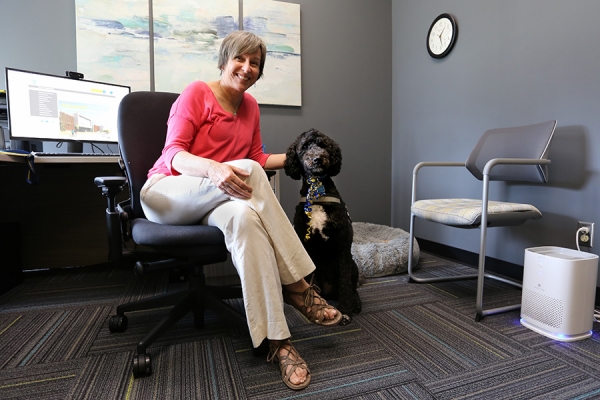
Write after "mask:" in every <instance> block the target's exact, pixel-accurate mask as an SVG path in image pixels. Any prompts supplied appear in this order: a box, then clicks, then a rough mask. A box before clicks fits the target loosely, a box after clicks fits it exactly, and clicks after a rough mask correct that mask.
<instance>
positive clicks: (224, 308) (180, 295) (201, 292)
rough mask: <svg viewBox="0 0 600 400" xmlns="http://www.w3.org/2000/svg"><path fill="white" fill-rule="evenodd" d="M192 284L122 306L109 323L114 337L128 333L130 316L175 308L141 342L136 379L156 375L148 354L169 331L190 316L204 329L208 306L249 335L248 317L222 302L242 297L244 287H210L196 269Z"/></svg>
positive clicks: (190, 282) (134, 366)
mask: <svg viewBox="0 0 600 400" xmlns="http://www.w3.org/2000/svg"><path fill="white" fill-rule="evenodd" d="M188 282H189V289H188V290H184V291H179V292H175V293H168V294H164V295H160V296H155V297H151V298H147V299H142V300H138V301H134V302H130V303H126V304H122V305H119V306H118V307H117V313H116V315H114V316H112V317H111V319H110V321H109V329H110V331H111V332H113V333H116V332H124V331H125V330H126V329H127V325H128V321H127V316H126V315H125V313H126V312H132V311H143V310H151V309H155V308H161V307H167V306H173V307H172V308H171V309H169V311H168V312H167V314H166V315H165V316H164V317H163V318H162V319H161V320H160V321H159V323H158V324H156V325H155V326H154V327H153V328H152V330H150V332H148V333H147V334H146V335H145V336H144V337H143V338H142V339H141V340H140V341H139V342H138V344H137V354H136V355H134V357H133V375H134V377H136V378H138V377H143V376H147V375H150V374H152V359H151V357H150V354H148V353H147V352H146V350H147V349H148V347H150V346H151V345H152V344H153V343H154V342H155V341H156V340H158V339H159V338H160V337H161V336H162V335H163V333H164V332H165V331H166V330H167V329H169V328H170V327H172V326H173V325H174V324H175V323H177V322H178V321H179V320H180V319H181V318H183V317H184V316H185V315H186V314H187V313H189V312H192V313H193V314H194V326H195V327H196V328H203V327H204V309H205V307H207V306H208V307H211V308H213V309H215V311H217V312H218V313H220V314H221V315H223V316H224V317H225V318H226V319H227V320H228V321H231V322H233V323H234V324H235V325H236V326H238V327H240V328H241V329H243V330H246V331H247V329H248V325H247V322H246V318H245V316H244V315H243V314H240V313H239V312H238V311H237V310H235V309H234V308H233V307H231V306H229V305H228V304H226V303H224V302H223V301H222V299H231V298H240V297H242V291H241V288H240V287H226V286H223V287H212V286H206V283H205V277H204V273H203V272H201V269H198V268H195V269H194V272H193V273H191V274H190V275H189V277H188Z"/></svg>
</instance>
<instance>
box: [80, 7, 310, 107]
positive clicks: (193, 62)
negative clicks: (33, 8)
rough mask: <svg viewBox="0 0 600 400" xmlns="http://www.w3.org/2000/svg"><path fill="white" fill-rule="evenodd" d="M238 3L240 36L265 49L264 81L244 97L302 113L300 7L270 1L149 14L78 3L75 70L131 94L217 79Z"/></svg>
mask: <svg viewBox="0 0 600 400" xmlns="http://www.w3.org/2000/svg"><path fill="white" fill-rule="evenodd" d="M240 2H241V3H243V13H244V14H243V15H244V20H243V24H242V25H243V29H244V30H248V31H251V32H254V33H256V34H257V35H259V36H260V37H261V38H262V39H263V40H264V41H265V43H266V44H267V60H266V65H265V71H264V77H263V79H261V80H259V81H258V82H257V83H256V85H254V86H253V87H252V88H251V89H250V90H249V93H251V94H252V95H253V96H254V97H256V99H257V101H258V102H259V103H260V104H272V105H289V106H300V105H301V104H302V90H301V51H300V5H298V4H290V3H283V2H279V1H273V0H243V1H242V0H178V1H168V0H154V1H153V2H152V14H150V11H149V7H150V4H149V3H148V1H146V0H122V1H119V2H115V1H112V0H76V3H75V5H76V10H77V68H78V71H79V72H82V73H84V74H85V78H86V79H90V80H98V81H102V82H113V83H118V84H123V85H128V86H131V88H132V91H138V90H150V89H151V88H152V87H154V88H155V90H158V91H170V92H181V91H182V90H183V88H184V87H185V86H186V85H187V84H188V83H190V82H192V81H194V80H203V81H213V80H218V79H219V75H220V71H219V69H218V68H217V62H218V51H219V46H220V45H221V42H222V40H223V38H224V37H225V36H226V35H227V34H228V33H230V32H231V31H234V30H237V29H239V26H240V21H239V18H240V17H239V6H240ZM150 15H152V18H150ZM151 19H152V21H151ZM150 23H152V27H153V40H152V42H151V41H150V29H149V27H150V25H149V24H150ZM151 43H152V45H153V46H151ZM152 48H153V53H152V54H150V52H151V49H152ZM151 82H153V85H152V84H151Z"/></svg>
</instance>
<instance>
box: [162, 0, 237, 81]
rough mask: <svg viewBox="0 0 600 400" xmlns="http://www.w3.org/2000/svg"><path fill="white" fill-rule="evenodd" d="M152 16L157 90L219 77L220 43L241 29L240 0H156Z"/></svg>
mask: <svg viewBox="0 0 600 400" xmlns="http://www.w3.org/2000/svg"><path fill="white" fill-rule="evenodd" d="M153 15H154V20H153V21H154V38H155V39H154V68H155V81H156V90H158V91H169V92H176V93H179V92H181V91H182V90H183V89H184V88H185V86H186V85H187V84H189V83H190V82H192V81H195V80H199V79H200V80H203V81H216V80H218V79H219V73H220V70H219V69H218V68H217V62H218V56H219V46H220V45H221V42H222V40H223V38H224V37H225V36H227V34H228V33H230V32H232V31H236V30H239V3H238V0H219V1H214V0H178V1H172V0H154V2H153Z"/></svg>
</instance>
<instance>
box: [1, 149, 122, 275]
mask: <svg viewBox="0 0 600 400" xmlns="http://www.w3.org/2000/svg"><path fill="white" fill-rule="evenodd" d="M118 160H119V157H118V156H114V157H107V156H98V157H91V156H84V157H77V156H66V157H60V156H52V157H36V159H35V168H36V171H37V175H38V177H39V183H38V184H36V185H30V184H28V183H27V182H26V180H25V178H26V175H27V163H26V160H25V157H20V156H10V155H5V154H0V224H10V223H18V224H19V230H20V247H21V264H22V267H23V270H31V269H38V268H58V267H69V266H79V265H93V264H99V263H103V262H106V261H107V257H108V243H107V234H106V221H105V210H106V198H105V197H104V196H102V193H101V191H100V189H98V188H97V187H96V186H95V185H94V177H96V176H103V175H122V172H121V169H120V168H119V165H118ZM121 195H122V196H121ZM119 196H120V197H119V198H118V200H119V201H121V200H124V199H125V198H127V197H128V193H127V190H125V191H124V193H121V194H120V195H119Z"/></svg>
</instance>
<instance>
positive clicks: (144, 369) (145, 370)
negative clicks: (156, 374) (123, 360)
mask: <svg viewBox="0 0 600 400" xmlns="http://www.w3.org/2000/svg"><path fill="white" fill-rule="evenodd" d="M151 374H152V359H151V358H150V354H136V355H135V356H133V377H134V378H142V377H144V376H148V375H151Z"/></svg>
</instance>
